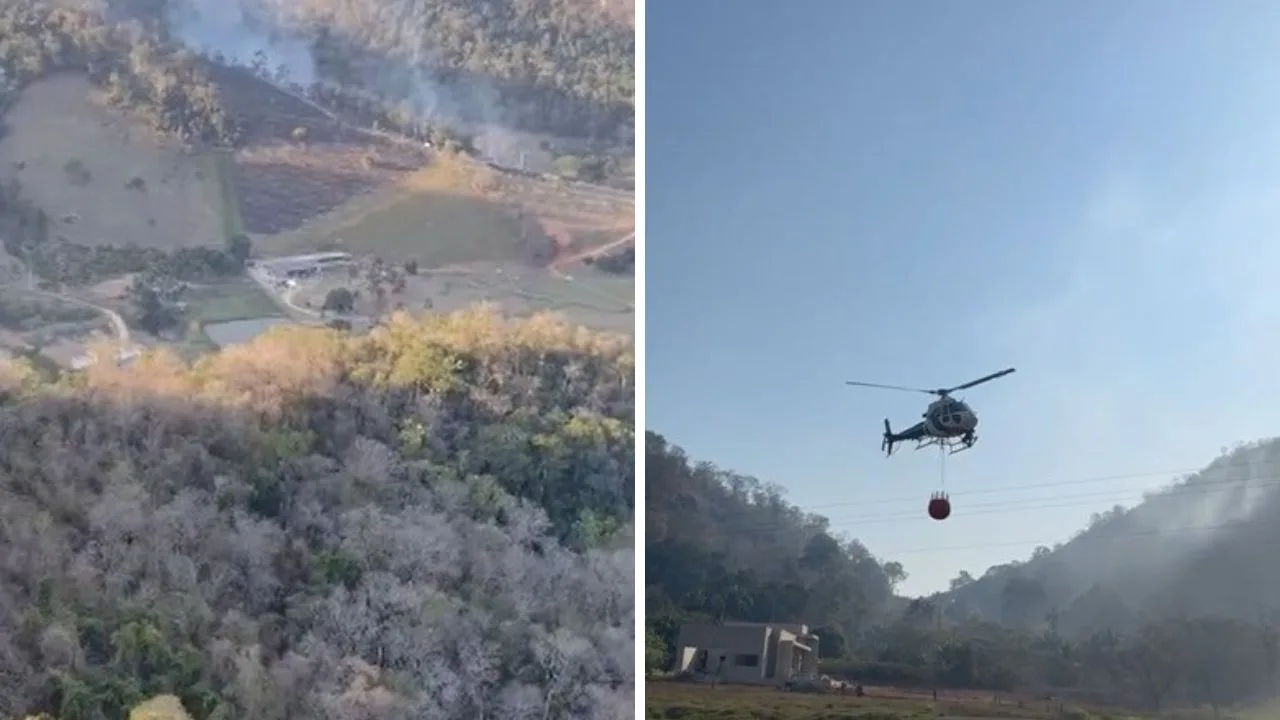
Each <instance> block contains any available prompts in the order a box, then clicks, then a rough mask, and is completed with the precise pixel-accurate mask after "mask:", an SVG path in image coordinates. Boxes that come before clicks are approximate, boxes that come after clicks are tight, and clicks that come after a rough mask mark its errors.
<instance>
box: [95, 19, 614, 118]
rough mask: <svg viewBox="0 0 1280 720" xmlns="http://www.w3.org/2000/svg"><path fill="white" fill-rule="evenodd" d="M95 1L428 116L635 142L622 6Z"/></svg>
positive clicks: (307, 79) (170, 32) (307, 80)
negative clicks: (259, 51)
mask: <svg viewBox="0 0 1280 720" xmlns="http://www.w3.org/2000/svg"><path fill="white" fill-rule="evenodd" d="M94 1H95V2H97V3H98V4H99V5H101V6H103V7H106V8H108V9H109V11H110V14H111V15H112V16H113V17H115V18H131V19H136V20H139V21H141V22H143V23H144V24H147V25H148V26H149V27H151V28H153V29H155V30H157V31H160V32H163V33H164V34H166V36H169V37H176V36H181V37H183V38H184V39H185V40H187V41H191V42H195V41H201V42H208V43H213V44H216V45H218V46H222V47H225V48H228V49H230V48H238V49H240V50H241V51H243V50H244V49H245V48H255V47H257V48H260V49H262V50H264V51H266V50H268V49H269V47H275V48H278V49H279V52H275V53H268V54H274V55H276V56H277V57H278V58H282V59H286V62H285V64H286V65H292V66H293V67H289V68H288V71H289V75H290V77H291V79H293V80H296V81H298V82H300V83H302V84H303V85H309V84H311V83H312V82H315V81H325V82H330V83H335V84H338V85H342V86H346V87H348V88H360V89H365V90H369V91H374V92H377V93H379V94H380V95H382V96H383V97H385V98H389V99H392V100H396V101H404V102H405V103H406V104H408V105H414V106H418V109H419V110H421V111H429V113H442V114H451V115H455V116H456V117H458V118H460V119H463V120H466V121H468V122H485V123H493V124H497V125H503V126H509V127H514V128H517V129H520V130H526V131H532V132H543V133H550V134H554V135H561V136H567V137H594V138H613V139H621V138H625V139H626V140H627V141H630V139H631V133H632V128H633V127H634V114H635V29H634V6H633V4H632V3H629V2H620V1H619V0H607V1H606V2H599V1H597V0H496V1H492V0H491V1H486V2H480V1H478V0H426V1H425V2H424V1H421V0H347V1H346V2H335V1H334V0H262V1H258V2H247V1H245V0H94ZM268 62H270V61H269V60H268ZM304 63H305V64H307V65H308V67H298V65H300V64H304ZM272 65H273V66H272V67H271V68H270V69H271V70H275V69H276V68H275V67H274V63H272Z"/></svg>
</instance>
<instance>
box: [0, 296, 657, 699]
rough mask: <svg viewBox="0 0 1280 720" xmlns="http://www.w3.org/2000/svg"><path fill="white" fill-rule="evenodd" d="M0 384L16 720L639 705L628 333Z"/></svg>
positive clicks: (299, 333)
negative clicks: (156, 700)
mask: <svg viewBox="0 0 1280 720" xmlns="http://www.w3.org/2000/svg"><path fill="white" fill-rule="evenodd" d="M3 371H4V372H3V373H2V374H0V380H2V382H0V498H3V501H2V502H0V537H2V538H3V543H4V547H5V552H4V553H0V576H2V577H3V578H4V582H3V584H0V608H2V609H3V610H2V611H0V686H3V687H4V689H5V690H4V692H3V693H0V717H6V718H16V717H23V716H24V714H31V715H34V714H36V713H39V712H44V713H48V717H51V718H57V719H58V720H97V719H98V718H123V717H125V716H126V715H127V714H128V710H129V708H131V707H133V706H135V705H137V704H138V703H140V702H143V701H144V700H147V699H148V698H152V697H156V696H164V695H170V694H171V695H173V696H176V697H177V698H178V700H179V701H180V702H181V704H182V705H183V706H184V707H185V709H186V711H187V712H188V713H190V715H191V716H192V717H193V718H196V720H205V719H206V718H219V719H222V718H227V719H229V718H249V717H252V718H257V719H259V720H269V719H271V718H296V717H309V718H321V717H323V718H335V719H337V718H353V719H354V718H368V717H378V718H405V719H406V720H407V719H408V718H421V717H439V718H477V717H510V718H534V717H536V718H547V717H553V718H587V717H590V718H623V717H630V716H631V714H632V712H633V702H634V701H633V690H632V687H633V685H632V683H633V677H634V674H633V673H634V668H633V664H634V662H633V657H634V656H633V650H632V648H633V647H634V637H633V636H634V629H633V628H634V619H633V618H634V608H633V605H632V603H633V600H632V598H633V591H632V587H633V583H634V554H633V549H632V542H633V541H632V539H631V537H632V536H631V532H632V531H631V527H632V517H633V500H632V497H633V490H634V474H633V472H634V471H633V455H634V452H633V449H632V447H633V437H634V431H633V422H634V420H633V409H634V355H633V352H632V348H631V345H630V343H629V341H627V340H625V339H621V338H617V339H615V338H612V337H606V336H599V335H592V334H589V333H586V332H585V331H581V330H579V329H577V328H570V327H566V326H564V325H562V324H560V323H559V322H557V321H554V320H552V319H548V318H536V319H534V320H530V321H526V322H522V323H510V322H507V321H505V320H503V319H502V318H499V317H497V316H496V315H494V314H492V313H489V312H487V311H483V310H477V311H472V312H466V313H460V314H455V315H446V316H433V317H431V318H429V319H426V320H421V321H418V320H412V319H410V318H408V317H405V316H395V317H394V318H393V319H391V320H389V321H387V322H386V323H384V324H383V325H381V326H380V327H378V328H376V329H375V330H373V331H372V332H371V333H370V334H368V335H367V336H361V337H356V336H351V335H348V334H344V333H341V332H338V331H335V330H322V329H296V328H294V329H283V330H277V331H274V332H272V333H269V334H268V335H266V336H263V337H262V338H260V339H258V340H256V341H254V342H253V343H251V344H248V345H245V346H241V347H234V348H231V349H228V350H225V351H223V352H221V353H219V354H216V355H213V356H210V357H208V358H207V359H204V360H202V361H200V362H199V363H197V364H196V365H194V366H187V365H184V364H183V363H182V362H180V361H179V360H177V359H176V358H175V357H172V356H169V355H166V354H163V353H159V354H155V355H151V356H147V357H144V358H143V359H142V360H140V361H138V363H137V364H135V365H133V366H130V367H120V368H118V367H115V366H113V365H109V364H100V365H96V366H93V367H91V368H90V369H89V370H88V371H87V372H85V373H83V374H79V375H75V376H72V377H67V378H63V379H58V380H54V379H49V378H41V377H40V376H39V375H38V373H37V372H36V371H34V370H33V369H31V368H30V367H28V366H25V365H22V364H21V363H17V364H9V365H5V366H4V367H3ZM165 702H169V701H165Z"/></svg>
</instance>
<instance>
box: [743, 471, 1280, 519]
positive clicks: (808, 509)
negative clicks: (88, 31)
mask: <svg viewBox="0 0 1280 720" xmlns="http://www.w3.org/2000/svg"><path fill="white" fill-rule="evenodd" d="M1259 465H1262V466H1271V465H1280V458H1276V459H1274V460H1273V459H1263V460H1254V461H1248V462H1240V461H1226V462H1216V463H1213V464H1210V465H1209V466H1207V467H1199V468H1191V469H1185V468H1184V469H1173V470H1154V471H1146V472H1135V473H1124V474H1117V475H1098V476H1093V477H1085V478H1075V479H1071V480H1056V481H1051V482H1039V483H1024V484H1019V485H1003V486H999V487H993V488H984V489H981V490H965V491H962V492H956V493H950V496H951V497H952V498H957V497H974V496H978V495H994V494H997V493H1009V492H1019V491H1023V490H1035V489H1040V488H1053V487H1072V486H1076V485H1087V484H1093V483H1101V482H1115V481H1117V480H1136V479H1142V478H1151V477H1161V476H1167V477H1173V478H1178V477H1183V476H1187V475H1203V474H1205V473H1208V472H1217V471H1222V470H1229V469H1232V468H1238V467H1257V466H1259ZM1206 482H1217V481H1206ZM1135 489H1136V488H1135ZM918 502H920V496H919V495H912V496H898V497H894V498H872V499H869V500H848V501H841V502H833V503H819V504H814V505H804V506H802V505H791V506H790V507H792V508H795V509H796V510H799V511H800V512H803V513H806V514H816V513H815V512H814V511H817V510H826V509H829V508H837V507H853V506H857V507H868V506H877V505H891V504H897V503H918ZM760 509H763V508H760ZM757 512H759V510H741V511H734V512H729V513H724V514H722V515H721V517H730V516H733V515H754V514H756V513H757Z"/></svg>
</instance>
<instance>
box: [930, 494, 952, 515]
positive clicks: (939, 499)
mask: <svg viewBox="0 0 1280 720" xmlns="http://www.w3.org/2000/svg"><path fill="white" fill-rule="evenodd" d="M929 517H931V518H933V519H934V520H946V519H947V518H949V517H951V500H950V498H948V497H947V494H946V493H935V494H934V495H933V497H931V498H929Z"/></svg>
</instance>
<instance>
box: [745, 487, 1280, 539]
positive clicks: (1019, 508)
mask: <svg viewBox="0 0 1280 720" xmlns="http://www.w3.org/2000/svg"><path fill="white" fill-rule="evenodd" d="M1277 486H1280V474H1273V475H1265V476H1255V477H1252V478H1239V479H1237V478H1227V479H1219V480H1202V481H1200V482H1199V483H1197V484H1196V485H1192V486H1187V485H1182V486H1177V487H1173V488H1167V489H1165V490H1163V491H1157V492H1158V493H1159V494H1157V495H1155V496H1154V497H1153V498H1151V499H1153V500H1164V499H1168V498H1180V497H1195V496H1205V495H1212V494H1215V493H1229V492H1239V491H1247V490H1251V489H1254V488H1266V487H1277ZM1135 490H1136V489H1135ZM1133 492H1134V490H1130V491H1126V492H1125V493H1124V494H1120V493H1119V492H1118V491H1114V490H1112V491H1104V492H1102V493H1084V494H1077V495H1064V496H1058V497H1044V498H1024V499H1019V500H1010V501H996V502H989V503H979V504H977V505H971V506H968V508H969V510H966V513H965V514H966V515H967V516H972V515H1000V514H1006V513H1013V512H1025V511H1028V510H1049V509H1058V508H1068V507H1084V506H1090V505H1096V504H1097V503H1098V502H1099V501H1109V502H1114V503H1119V502H1120V501H1123V500H1127V499H1129V498H1130V497H1131V496H1132V493H1133ZM1063 500H1069V502H1062V501H1063ZM915 501H916V502H919V498H916V499H915ZM1044 503H1049V504H1044ZM917 519H925V518H924V516H923V515H921V514H920V513H919V512H918V511H914V510H913V511H898V512H896V513H895V514H887V515H886V514H884V513H876V514H870V515H855V516H848V517H840V518H827V522H828V524H829V526H836V527H844V526H846V525H848V526H854V525H875V524H881V523H887V522H903V521H910V520H917ZM791 526H792V524H791V523H790V522H788V521H770V522H764V523H757V524H754V525H747V526H743V525H737V526H733V525H730V527H729V529H730V530H731V531H733V532H736V533H761V534H762V533H767V532H769V531H772V530H782V529H785V528H787V527H791Z"/></svg>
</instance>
